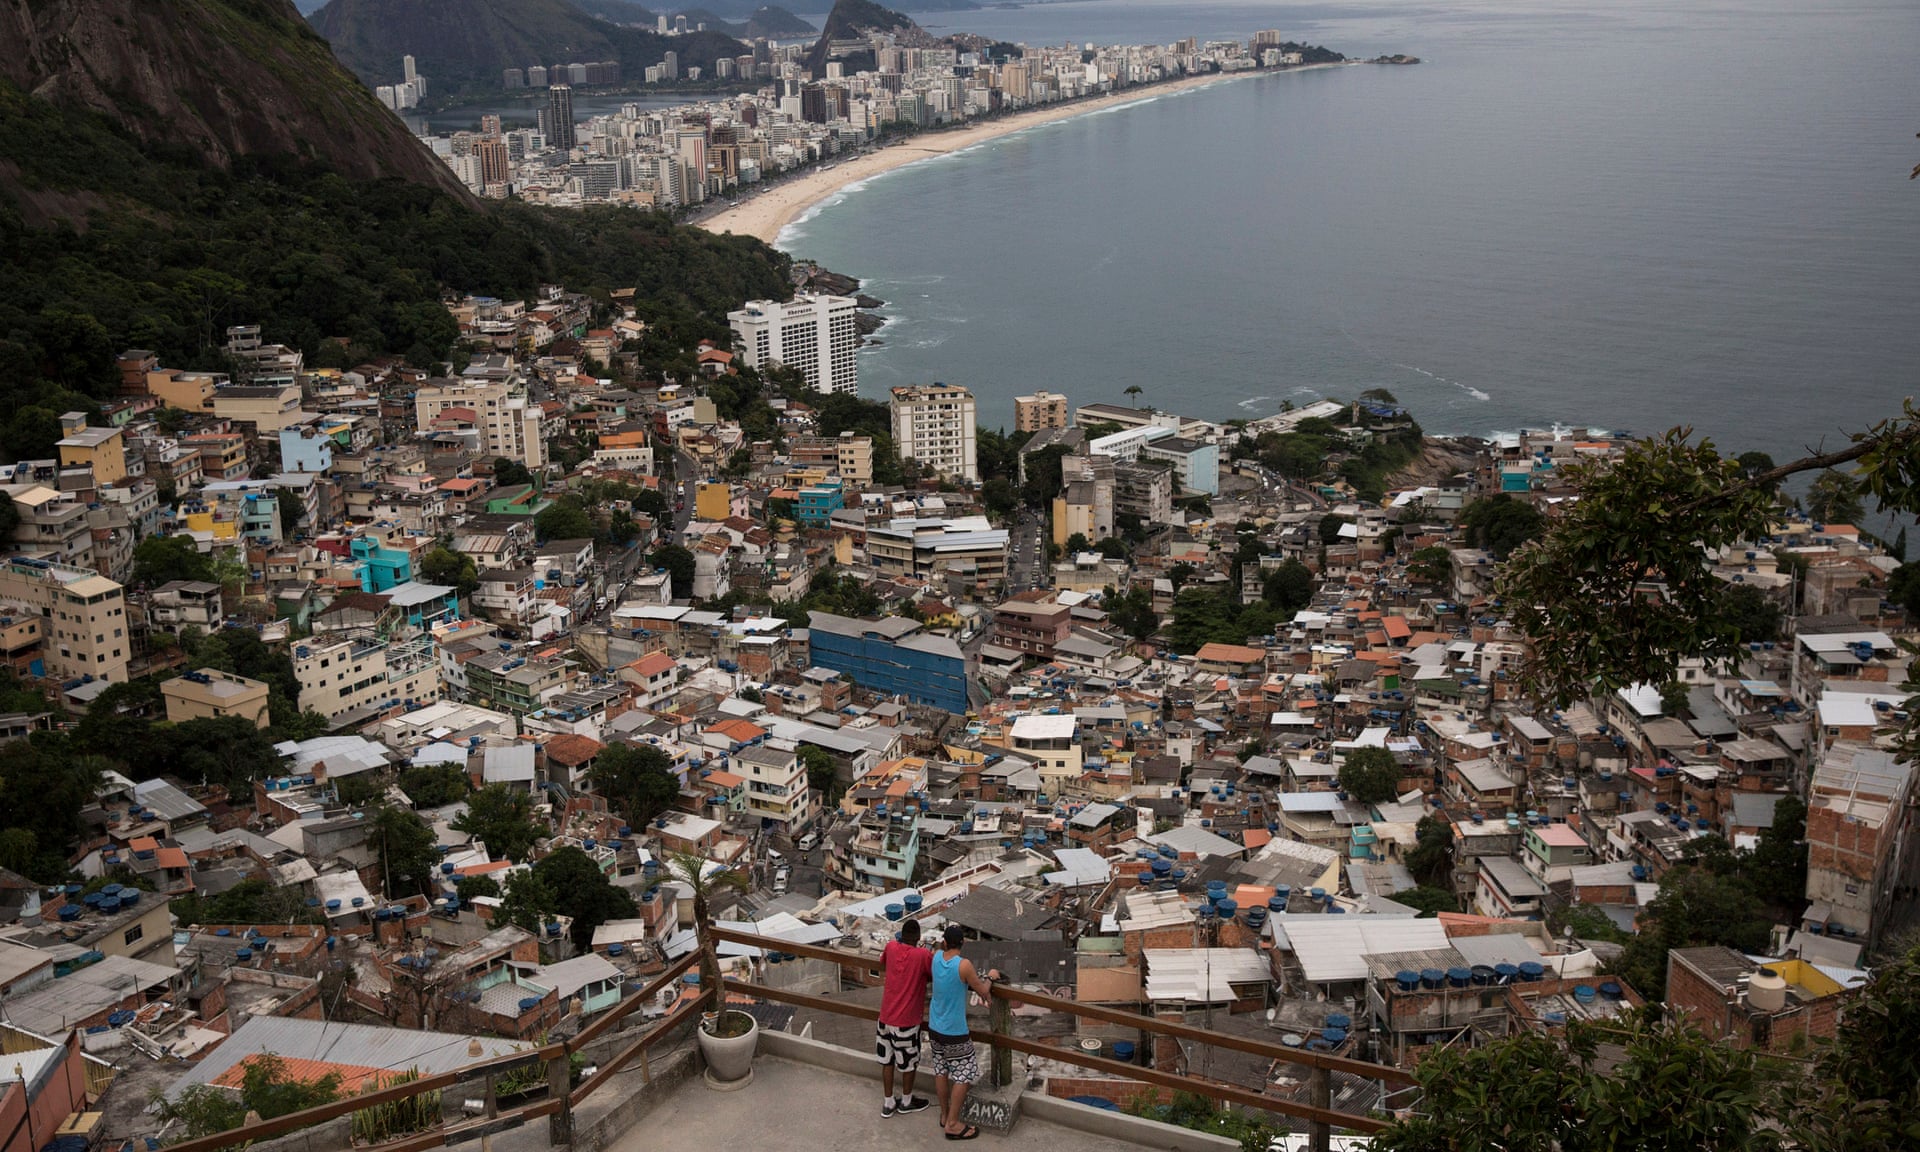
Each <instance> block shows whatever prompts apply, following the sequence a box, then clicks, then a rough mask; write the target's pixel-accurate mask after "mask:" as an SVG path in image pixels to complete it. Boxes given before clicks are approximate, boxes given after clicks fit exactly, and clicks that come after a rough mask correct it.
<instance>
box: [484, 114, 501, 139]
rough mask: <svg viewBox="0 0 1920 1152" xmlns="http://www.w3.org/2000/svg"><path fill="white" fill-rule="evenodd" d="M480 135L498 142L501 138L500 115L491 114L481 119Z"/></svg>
mask: <svg viewBox="0 0 1920 1152" xmlns="http://www.w3.org/2000/svg"><path fill="white" fill-rule="evenodd" d="M480 135H482V136H490V137H492V138H493V139H495V140H498V139H499V138H500V117H499V115H497V114H489V115H485V116H482V117H480Z"/></svg>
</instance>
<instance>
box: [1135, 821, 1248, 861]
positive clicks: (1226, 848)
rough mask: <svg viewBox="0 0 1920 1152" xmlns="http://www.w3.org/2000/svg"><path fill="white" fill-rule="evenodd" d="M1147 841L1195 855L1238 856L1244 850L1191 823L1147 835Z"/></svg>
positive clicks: (1243, 847) (1242, 846) (1242, 847)
mask: <svg viewBox="0 0 1920 1152" xmlns="http://www.w3.org/2000/svg"><path fill="white" fill-rule="evenodd" d="M1147 843H1149V844H1163V845H1165V846H1166V847H1168V848H1172V849H1173V850H1174V851H1176V852H1183V853H1184V852H1191V853H1193V854H1194V855H1195V856H1239V855H1241V854H1242V853H1244V852H1245V851H1246V847H1245V846H1244V845H1240V844H1235V843H1234V842H1233V841H1231V840H1229V839H1227V838H1226V837H1224V836H1215V835H1214V834H1213V833H1211V832H1209V831H1207V830H1206V829H1205V828H1201V827H1199V826H1197V825H1193V824H1182V825H1180V826H1178V827H1176V828H1169V829H1167V830H1166V831H1165V832H1161V833H1158V834H1156V835H1153V836H1149V837H1147Z"/></svg>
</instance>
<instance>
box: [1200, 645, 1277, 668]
mask: <svg viewBox="0 0 1920 1152" xmlns="http://www.w3.org/2000/svg"><path fill="white" fill-rule="evenodd" d="M1193 657H1194V659H1196V660H1200V661H1208V662H1215V661H1217V662H1219V663H1222V664H1256V663H1259V662H1261V661H1263V660H1265V659H1266V658H1267V653H1266V651H1265V650H1264V649H1261V648H1249V647H1247V646H1246V645H1245V644H1217V643H1216V644H1203V645H1201V646H1200V651H1198V652H1195V653H1194V654H1193Z"/></svg>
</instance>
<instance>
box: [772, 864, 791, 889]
mask: <svg viewBox="0 0 1920 1152" xmlns="http://www.w3.org/2000/svg"><path fill="white" fill-rule="evenodd" d="M792 876H793V869H791V868H789V867H787V866H786V865H785V864H782V865H780V867H778V868H776V869H774V872H773V894H774V895H775V896H779V895H782V894H784V893H785V892H786V890H787V881H788V880H789V879H791V878H792Z"/></svg>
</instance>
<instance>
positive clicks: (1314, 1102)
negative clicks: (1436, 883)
mask: <svg viewBox="0 0 1920 1152" xmlns="http://www.w3.org/2000/svg"><path fill="white" fill-rule="evenodd" d="M707 940H708V941H709V942H724V943H732V944H743V945H747V946H750V947H756V948H766V949H771V948H776V947H777V948H778V949H779V950H780V951H781V952H785V953H790V954H792V955H794V956H800V957H806V958H809V959H814V960H826V961H830V962H832V963H835V964H838V965H840V966H841V967H842V968H860V969H868V970H871V969H872V968H874V967H875V966H876V965H877V964H878V962H879V958H878V957H876V956H870V955H864V954H861V953H857V952H846V951H841V950H839V949H834V948H822V947H818V946H815V945H811V944H799V943H795V942H792V941H788V940H778V939H775V938H772V937H767V936H761V935H757V934H755V933H751V932H737V931H732V930H728V929H722V928H713V929H710V930H709V931H708V933H707ZM698 960H699V953H698V952H697V951H696V952H693V953H690V954H688V955H686V956H683V957H681V958H680V959H679V960H678V961H676V962H675V963H673V964H672V965H671V966H669V967H668V968H667V970H666V971H665V972H663V973H661V974H660V975H659V976H657V977H655V978H654V979H653V980H652V981H651V982H650V983H648V984H647V985H646V986H645V987H643V988H641V989H640V991H638V992H635V993H633V994H631V995H629V996H626V997H625V998H623V999H622V1000H621V1001H620V1002H619V1003H618V1004H616V1005H614V1006H613V1007H612V1008H610V1009H608V1010H607V1011H606V1012H604V1013H602V1014H600V1015H599V1016H597V1017H595V1018H594V1019H593V1020H592V1021H590V1022H589V1023H587V1024H586V1025H585V1026H584V1027H582V1028H581V1029H580V1031H579V1032H578V1033H576V1034H575V1035H574V1036H572V1037H571V1038H569V1039H566V1040H563V1041H554V1042H553V1043H549V1044H542V1045H540V1046H539V1047H536V1048H532V1049H529V1050H526V1051H522V1052H512V1053H508V1054H506V1055H502V1056H496V1057H492V1058H489V1059H484V1060H477V1061H475V1062H474V1063H472V1064H468V1065H465V1066H464V1067H461V1068H458V1069H455V1070H454V1071H451V1072H441V1073H436V1074H434V1075H432V1076H421V1077H419V1078H418V1079H415V1080H410V1081H407V1082H406V1083H404V1084H395V1085H392V1086H391V1087H387V1088H382V1089H379V1090H377V1091H373V1092H368V1093H366V1094H364V1095H361V1096H353V1097H349V1098H347V1099H344V1100H337V1101H334V1102H333V1103H331V1104H323V1105H320V1106H319V1107H315V1108H308V1109H305V1110H303V1111H300V1112H291V1113H288V1114H287V1115H285V1116H277V1117H275V1118H273V1119H271V1120H257V1121H254V1122H252V1123H249V1124H243V1125H241V1126H239V1127H238V1128H230V1129H228V1130H226V1131H224V1132H218V1133H215V1134H213V1135H211V1136H201V1137H197V1138H195V1139H192V1140H185V1141H182V1142H180V1143H178V1144H173V1145H169V1149H170V1152H217V1150H220V1149H227V1148H234V1147H240V1146H244V1145H245V1144H247V1143H249V1142H253V1141H258V1140H266V1139H271V1138H272V1137H275V1136H280V1135H284V1134H286V1133H288V1132H295V1131H298V1130H300V1129H302V1128H308V1127H311V1126H313V1125H315V1124H321V1123H325V1122H326V1121H329V1120H337V1119H339V1118H340V1117H343V1116H349V1115H351V1114H352V1113H355V1112H359V1111H361V1110H363V1109H367V1108H373V1107H377V1106H380V1105H384V1104H390V1103H394V1102H397V1101H401V1100H406V1099H410V1098H412V1097H415V1096H418V1095H421V1094H423V1093H427V1092H442V1091H443V1090H445V1089H455V1088H459V1087H460V1086H462V1085H471V1084H475V1083H484V1085H485V1089H486V1093H485V1110H484V1113H483V1114H482V1115H480V1116H477V1117H473V1118H470V1119H467V1118H462V1119H456V1120H451V1121H447V1122H443V1123H442V1124H441V1125H440V1126H439V1127H437V1128H433V1129H430V1130H427V1131H425V1132H420V1133H416V1134H413V1135H409V1136H405V1137H402V1138H401V1139H398V1140H395V1141H391V1142H389V1143H385V1144H381V1145H380V1146H379V1148H380V1150H381V1152H417V1150H424V1149H429V1148H441V1147H450V1146H453V1145H457V1144H462V1143H465V1142H467V1141H472V1140H477V1139H479V1138H481V1137H483V1136H487V1135H491V1134H493V1133H496V1132H501V1131H504V1130H506V1129H509V1128H514V1127H519V1126H521V1125H523V1124H526V1123H528V1122H529V1121H532V1120H536V1119H539V1118H541V1117H545V1118H546V1119H547V1140H548V1143H549V1144H551V1145H555V1146H559V1145H569V1146H570V1145H571V1144H572V1142H573V1114H574V1110H575V1109H576V1108H578V1107H579V1106H580V1105H581V1104H582V1103H583V1102H585V1101H586V1100H587V1099H588V1098H589V1097H591V1096H593V1095H594V1093H596V1092H598V1091H600V1090H601V1089H602V1088H605V1087H606V1086H607V1084H608V1083H609V1082H610V1081H611V1080H612V1078H613V1076H614V1075H615V1074H616V1073H618V1072H620V1071H622V1070H623V1069H625V1068H626V1067H628V1066H629V1065H630V1064H632V1063H633V1062H634V1061H635V1060H636V1059H637V1060H639V1061H641V1067H642V1069H643V1070H645V1069H646V1068H647V1067H648V1065H647V1057H648V1053H649V1052H650V1051H651V1050H652V1049H653V1048H654V1047H656V1046H657V1045H659V1044H660V1043H661V1042H662V1041H663V1040H666V1039H668V1038H670V1037H673V1036H675V1035H677V1034H678V1033H679V1031H680V1028H681V1026H682V1025H686V1024H690V1023H692V1022H694V1021H695V1020H696V1019H697V1018H698V1016H699V1014H700V1013H701V1012H703V1011H705V1010H706V1009H707V1008H708V1006H709V1005H710V1004H711V1003H712V1002H713V1000H714V997H715V995H716V993H717V992H719V993H724V992H737V993H740V994H742V995H745V996H749V997H754V998H757V999H761V1000H769V1001H774V1002H776V1003H781V1004H789V1005H792V1006H794V1007H796V1008H807V1009H810V1010H813V1011H816V1012H826V1013H831V1014H834V1015H840V1016H850V1017H853V1018H855V1019H859V1020H877V1019H878V1017H879V1013H878V1010H877V1009H875V1008H872V1007H868V1006H866V1005H862V1004H856V1003H853V1002H851V1001H849V1000H843V999H836V998H833V997H828V996H816V995H810V994H807V993H801V992H793V991H789V990H787V989H784V988H773V987H769V986H767V985H764V984H758V983H754V982H752V981H747V980H735V979H731V978H728V979H725V980H723V981H722V985H723V987H722V989H718V990H716V989H711V988H703V989H701V990H700V992H699V993H698V994H697V995H695V996H692V997H690V998H687V999H683V1000H682V1001H681V1002H680V1003H679V1004H678V1005H676V1006H675V1007H674V1008H673V1009H672V1010H671V1011H670V1012H668V1013H667V1014H666V1015H665V1016H664V1017H662V1018H661V1019H660V1020H659V1021H658V1022H657V1023H656V1024H655V1025H654V1027H652V1028H650V1029H648V1030H647V1031H646V1032H644V1033H643V1034H641V1035H639V1036H637V1037H635V1038H634V1039H633V1040H632V1041H630V1042H629V1043H627V1044H626V1045H625V1046H624V1047H622V1048H620V1049H619V1051H617V1052H616V1053H615V1054H614V1055H613V1056H611V1057H609V1058H607V1059H605V1060H602V1061H601V1062H600V1063H599V1066H598V1068H597V1069H595V1071H594V1072H593V1074H592V1075H590V1076H588V1077H586V1078H585V1079H584V1080H582V1081H581V1082H580V1083H579V1085H577V1086H573V1085H572V1084H571V1078H572V1068H571V1063H570V1058H571V1057H572V1056H573V1055H575V1054H576V1053H579V1052H580V1051H581V1050H582V1049H584V1048H586V1047H587V1046H588V1045H589V1044H592V1043H594V1042H595V1041H597V1040H599V1039H601V1038H602V1037H604V1036H606V1035H607V1034H608V1032H610V1031H611V1030H612V1029H613V1028H614V1027H615V1026H616V1025H617V1024H619V1023H620V1022H621V1021H622V1020H625V1019H626V1018H627V1017H629V1016H631V1015H632V1014H633V1013H634V1012H636V1011H638V1010H639V1009H641V1008H643V1007H645V1006H646V1005H648V1004H650V1003H653V1002H654V1001H655V1000H656V998H657V997H658V996H659V995H660V993H661V992H662V991H664V990H665V989H667V988H669V987H672V986H674V985H675V984H676V983H677V982H678V981H679V980H680V978H681V977H682V976H683V975H685V974H686V973H687V972H688V971H690V970H691V969H692V968H693V967H694V965H695V964H696V963H698ZM991 993H992V994H991V999H990V1015H991V1019H990V1023H989V1026H988V1028H987V1030H986V1031H984V1032H982V1031H978V1030H976V1031H975V1032H974V1033H973V1038H974V1040H976V1041H977V1042H980V1043H984V1044H987V1045H988V1046H990V1047H991V1048H992V1051H993V1057H992V1061H991V1075H992V1078H993V1079H992V1082H993V1084H994V1085H996V1086H999V1087H1006V1086H1007V1085H1010V1084H1012V1082H1013V1076H1014V1071H1013V1056H1014V1054H1015V1053H1021V1054H1023V1055H1027V1056H1033V1057H1039V1058H1041V1059H1047V1060H1054V1061H1058V1062H1060V1063H1062V1064H1069V1065H1073V1066H1075V1067H1078V1068H1083V1069H1086V1070H1088V1071H1090V1072H1094V1073H1099V1074H1102V1075H1106V1076H1111V1077H1114V1078H1115V1079H1118V1080H1124V1081H1132V1082H1134V1083H1140V1084H1148V1085H1152V1086H1154V1087H1158V1088H1167V1089H1172V1090H1174V1091H1179V1092H1191V1093H1195V1094H1197V1095H1200V1096H1204V1097H1207V1098H1209V1099H1212V1100H1214V1101H1217V1102H1221V1103H1231V1104H1237V1105H1240V1106H1241V1107H1244V1108H1251V1109H1256V1110H1259V1111H1264V1112H1270V1113H1275V1114H1278V1115H1282V1116H1288V1117H1292V1118H1294V1119H1298V1120H1303V1121H1305V1122H1306V1123H1307V1130H1308V1134H1309V1140H1310V1143H1311V1145H1312V1147H1313V1148H1315V1149H1325V1148H1326V1147H1327V1146H1328V1142H1329V1139H1328V1138H1329V1136H1330V1134H1331V1133H1332V1132H1334V1131H1339V1130H1345V1131H1351V1132H1359V1133H1372V1132H1378V1131H1380V1130H1381V1129H1382V1128H1384V1127H1385V1126H1386V1121H1385V1120H1384V1119H1382V1118H1381V1117H1380V1116H1378V1115H1360V1114H1357V1113H1351V1112H1341V1111H1338V1110H1336V1109H1334V1108H1333V1107H1332V1074H1333V1073H1335V1072H1340V1073H1344V1074H1346V1075H1349V1076H1353V1077H1357V1078H1360V1079H1363V1080H1376V1081H1383V1082H1386V1083H1390V1084H1396V1085H1411V1084H1412V1083H1414V1080H1413V1077H1412V1075H1411V1074H1410V1073H1408V1072H1406V1071H1403V1070H1402V1069H1399V1068H1393V1067H1389V1066H1386V1065H1381V1064H1370V1063H1367V1062H1366V1061H1362V1060H1353V1059H1348V1058H1346V1057H1343V1056H1334V1055H1330V1054H1327V1053H1323V1052H1310V1051H1306V1050H1304V1049H1299V1048H1288V1047H1284V1046H1282V1045H1279V1044H1273V1043H1268V1042H1267V1041H1264V1040H1256V1039H1252V1038H1249V1037H1244V1036H1235V1035H1231V1034H1227V1033H1220V1032H1211V1031H1208V1030H1207V1029H1205V1028H1197V1027H1194V1026H1193V1025H1191V1024H1187V1023H1185V1022H1182V1021H1178V1020H1163V1019H1159V1018H1157V1017H1153V1016H1144V1015H1141V1014H1139V1013H1137V1012H1129V1011H1125V1010H1123V1009H1119V1008H1108V1007H1103V1006H1100V1005H1094V1004H1081V1003H1077V1002H1075V1001H1071V1000H1059V999H1056V998H1054V997H1052V996H1048V995H1045V994H1043V993H1039V992H1030V991H1027V990H1025V989H1021V988H1016V987H1012V986H1010V985H1007V984H995V985H994V986H993V987H992V989H991ZM1016 1004H1019V1005H1024V1006H1026V1007H1029V1008H1039V1009H1042V1010H1045V1011H1048V1012H1059V1013H1064V1014H1066V1015H1070V1016H1074V1017H1078V1018H1079V1019H1083V1020H1090V1021H1096V1022H1099V1023H1102V1024H1113V1025H1120V1026H1122V1027H1127V1028H1135V1029H1138V1030H1140V1031H1142V1032H1145V1033H1148V1034H1150V1035H1153V1036H1167V1037H1172V1038H1174V1039H1175V1040H1183V1041H1187V1042H1190V1043H1197V1044H1212V1045H1216V1046H1218V1047H1221V1048H1229V1049H1232V1050H1234V1051H1238V1052H1245V1053H1249V1054H1251V1055H1255V1056H1260V1057H1264V1058H1266V1059H1268V1060H1270V1061H1274V1062H1278V1063H1287V1064H1293V1065H1296V1066H1300V1067H1304V1068H1305V1069H1306V1070H1307V1077H1308V1078H1307V1093H1308V1097H1309V1101H1308V1102H1307V1103H1305V1104H1302V1103H1300V1102H1299V1101H1296V1100H1291V1099H1287V1098H1285V1097H1280V1096H1269V1095H1266V1094H1264V1093H1261V1092H1256V1091H1252V1090H1250V1089H1248V1088H1244V1087H1240V1086H1237V1085H1233V1084H1226V1083H1222V1082H1220V1081H1217V1080H1207V1079H1202V1078H1200V1077H1195V1076H1189V1075H1185V1074H1182V1073H1178V1072H1168V1071H1163V1070H1161V1069H1158V1068H1152V1067H1146V1066H1141V1065H1135V1064H1128V1063H1123V1062H1121V1061H1118V1060H1110V1059H1107V1058H1105V1057H1101V1056H1093V1055H1089V1054H1087V1053H1085V1052H1082V1051H1081V1050H1079V1049H1078V1048H1075V1047H1062V1046H1058V1045H1055V1044H1046V1043H1042V1042H1040V1041H1038V1040H1033V1039H1029V1038H1027V1037H1023V1036H1015V1035H1014V1034H1013V1006H1014V1005H1016ZM542 1064H544V1065H545V1066H546V1069H547V1084H548V1089H549V1091H548V1095H547V1098H546V1099H544V1100H537V1101H534V1102H533V1103H530V1104H525V1105H522V1106H521V1107H518V1108H513V1109H508V1110H501V1109H500V1108H499V1107H498V1105H497V1103H496V1100H495V1093H494V1083H495V1081H497V1080H498V1079H500V1078H501V1077H504V1076H507V1075H509V1074H511V1073H516V1072H520V1071H523V1070H525V1069H527V1068H530V1067H536V1066H539V1065H542ZM458 1095H459V1096H461V1097H464V1096H465V1093H464V1092H463V1093H459V1094H458ZM451 1098H452V1097H450V1096H448V1095H445V1094H443V1096H442V1099H443V1100H448V1099H451Z"/></svg>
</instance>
